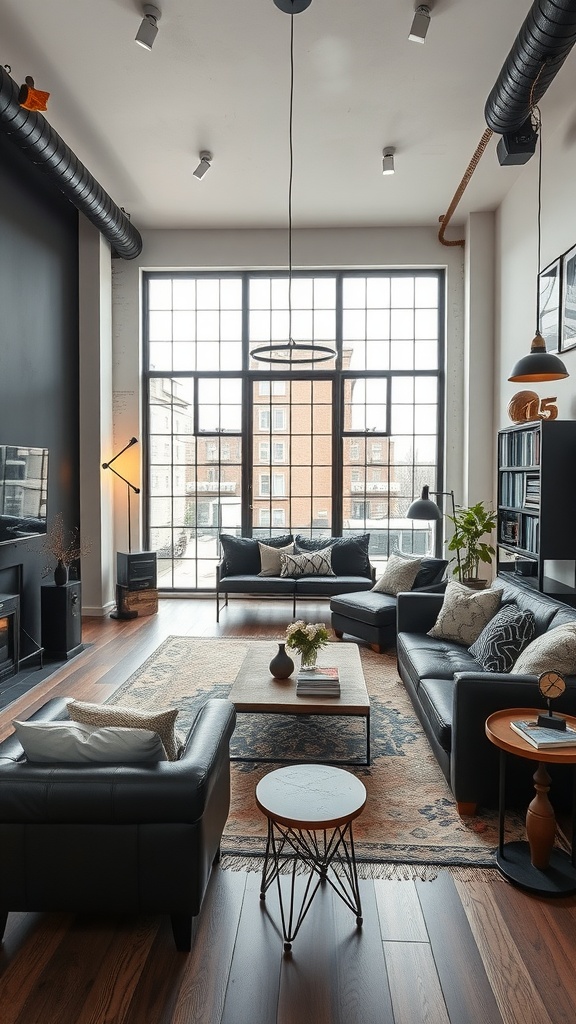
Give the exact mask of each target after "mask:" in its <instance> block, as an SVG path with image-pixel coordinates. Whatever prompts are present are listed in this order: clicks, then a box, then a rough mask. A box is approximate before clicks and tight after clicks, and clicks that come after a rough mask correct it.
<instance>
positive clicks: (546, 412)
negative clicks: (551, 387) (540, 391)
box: [508, 391, 558, 423]
mask: <svg viewBox="0 0 576 1024" xmlns="http://www.w3.org/2000/svg"><path fill="white" fill-rule="evenodd" d="M555 402H556V397H554V398H542V399H541V398H540V397H539V396H538V395H537V394H536V392H535V391H518V393H517V394H515V395H513V396H512V398H511V399H510V403H509V405H508V415H509V417H510V419H511V420H512V422H513V423H529V422H530V421H531V420H555V419H557V417H558V406H557V405H555Z"/></svg>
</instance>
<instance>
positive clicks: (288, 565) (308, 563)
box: [280, 548, 336, 578]
mask: <svg viewBox="0 0 576 1024" xmlns="http://www.w3.org/2000/svg"><path fill="white" fill-rule="evenodd" d="M331 556H332V550H331V548H324V550H323V551H310V552H309V553H308V554H302V555H282V554H281V555H280V561H281V563H282V568H281V570H280V575H281V576H292V577H294V578H296V577H298V576H335V575H336V573H335V572H333V571H332V557H331Z"/></svg>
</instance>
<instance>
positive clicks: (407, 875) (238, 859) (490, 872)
mask: <svg viewBox="0 0 576 1024" xmlns="http://www.w3.org/2000/svg"><path fill="white" fill-rule="evenodd" d="M262 862H263V858H262V857H254V856H244V855H242V854H231V853H223V854H222V858H221V860H220V867H221V868H222V870H223V871H245V872H257V873H258V874H260V873H261V872H262ZM357 869H358V877H359V878H374V879H384V880H385V881H396V882H409V881H414V880H418V881H420V882H432V881H434V879H435V878H437V877H438V873H439V872H440V871H449V872H450V874H451V875H452V876H453V877H454V878H457V879H458V880H459V881H461V882H493V881H495V880H496V879H497V878H500V877H501V876H500V875H499V873H498V872H497V871H496V870H495V868H494V867H476V866H474V865H454V864H447V865H443V864H395V863H394V864H391V863H388V864H382V863H376V862H374V861H360V862H358V864H357ZM307 870H308V869H307V868H306V866H305V865H304V864H299V865H298V868H297V872H296V873H297V874H305V873H306V872H307ZM291 871H292V865H291V863H289V862H286V864H284V866H283V868H282V870H281V873H282V874H289V873H290V872H291Z"/></svg>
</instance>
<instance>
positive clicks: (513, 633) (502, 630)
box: [469, 605, 536, 672]
mask: <svg viewBox="0 0 576 1024" xmlns="http://www.w3.org/2000/svg"><path fill="white" fill-rule="evenodd" d="M535 632H536V619H535V618H534V615H533V614H532V612H531V611H520V610H519V609H518V608H516V607H514V605H505V607H504V608H501V609H500V611H499V612H498V614H497V615H495V616H494V618H493V619H490V622H489V623H488V625H487V626H484V629H483V630H482V632H481V633H480V636H479V637H478V639H477V640H476V641H475V642H474V643H473V644H472V646H471V647H470V648H469V651H470V654H471V655H472V657H473V658H475V659H476V661H479V662H480V664H481V665H482V668H483V669H485V671H486V672H510V671H511V669H512V667H513V665H514V663H515V661H516V659H517V658H518V655H519V654H521V653H522V651H523V650H524V648H525V647H527V646H528V644H529V643H530V641H531V640H532V638H533V636H534V633H535Z"/></svg>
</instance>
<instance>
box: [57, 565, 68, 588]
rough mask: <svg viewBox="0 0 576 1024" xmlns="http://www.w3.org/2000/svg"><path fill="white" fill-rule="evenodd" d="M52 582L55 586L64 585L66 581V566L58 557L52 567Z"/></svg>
mask: <svg viewBox="0 0 576 1024" xmlns="http://www.w3.org/2000/svg"><path fill="white" fill-rule="evenodd" d="M54 583H55V584H56V586H57V587H65V586H66V584H67V583H68V566H67V565H64V562H62V561H61V560H60V559H58V564H57V566H56V568H55V569H54Z"/></svg>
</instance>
